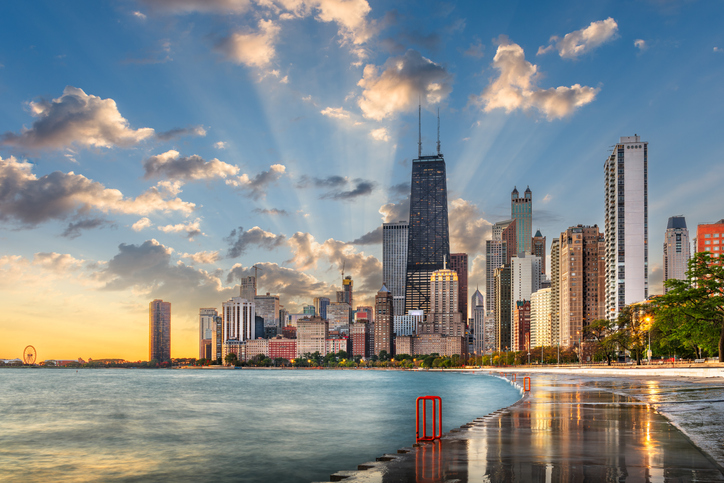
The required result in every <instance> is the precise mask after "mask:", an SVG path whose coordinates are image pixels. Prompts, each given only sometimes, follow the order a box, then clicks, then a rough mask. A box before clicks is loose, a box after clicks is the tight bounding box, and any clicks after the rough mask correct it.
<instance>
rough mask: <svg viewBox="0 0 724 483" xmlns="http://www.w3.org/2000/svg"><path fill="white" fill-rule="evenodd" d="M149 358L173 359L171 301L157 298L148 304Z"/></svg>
mask: <svg viewBox="0 0 724 483" xmlns="http://www.w3.org/2000/svg"><path fill="white" fill-rule="evenodd" d="M148 332H149V340H148V360H149V361H152V360H154V359H155V360H157V361H159V362H160V361H170V360H171V302H164V301H163V300H160V299H156V300H154V301H152V302H151V303H149V304H148Z"/></svg>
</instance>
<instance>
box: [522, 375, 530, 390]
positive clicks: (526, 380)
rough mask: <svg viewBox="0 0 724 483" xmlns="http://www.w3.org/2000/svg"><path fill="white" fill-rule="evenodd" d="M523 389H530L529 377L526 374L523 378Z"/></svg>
mask: <svg viewBox="0 0 724 483" xmlns="http://www.w3.org/2000/svg"><path fill="white" fill-rule="evenodd" d="M523 390H524V391H530V377H528V376H525V377H524V378H523Z"/></svg>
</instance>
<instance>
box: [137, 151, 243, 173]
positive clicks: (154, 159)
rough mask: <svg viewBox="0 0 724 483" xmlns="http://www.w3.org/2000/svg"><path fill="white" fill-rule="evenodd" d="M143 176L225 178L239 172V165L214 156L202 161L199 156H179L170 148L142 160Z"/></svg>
mask: <svg viewBox="0 0 724 483" xmlns="http://www.w3.org/2000/svg"><path fill="white" fill-rule="evenodd" d="M143 169H144V170H145V174H144V178H146V179H149V178H153V177H165V178H168V179H176V180H183V181H193V180H201V179H214V178H227V177H229V176H234V175H236V174H238V173H239V167H238V166H234V165H231V164H227V163H225V162H223V161H219V160H218V159H216V158H214V159H212V160H210V161H204V159H203V158H202V157H201V156H198V155H196V154H194V155H192V156H181V155H180V154H179V152H178V151H176V150H174V149H171V150H170V151H166V152H165V153H162V154H158V155H156V156H151V157H150V158H148V159H146V160H145V161H144V162H143Z"/></svg>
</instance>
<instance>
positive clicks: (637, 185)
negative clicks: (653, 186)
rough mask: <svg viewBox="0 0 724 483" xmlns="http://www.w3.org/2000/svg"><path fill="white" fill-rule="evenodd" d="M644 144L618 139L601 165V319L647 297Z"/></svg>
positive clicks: (632, 138) (633, 138) (634, 138)
mask: <svg viewBox="0 0 724 483" xmlns="http://www.w3.org/2000/svg"><path fill="white" fill-rule="evenodd" d="M648 150H649V147H648V143H647V142H644V141H641V137H640V136H638V135H634V136H622V137H621V139H620V140H619V142H618V144H616V146H615V147H614V148H613V151H612V152H611V154H610V155H609V156H608V158H606V162H605V163H604V171H605V183H606V184H605V205H606V212H605V223H606V230H605V231H606V292H605V297H606V318H607V319H609V320H614V319H616V318H617V317H618V314H619V311H620V310H621V309H622V308H623V307H624V306H626V305H629V304H632V303H634V302H640V301H642V300H646V299H647V298H648V296H649V251H648V243H649V232H648V219H649V208H648Z"/></svg>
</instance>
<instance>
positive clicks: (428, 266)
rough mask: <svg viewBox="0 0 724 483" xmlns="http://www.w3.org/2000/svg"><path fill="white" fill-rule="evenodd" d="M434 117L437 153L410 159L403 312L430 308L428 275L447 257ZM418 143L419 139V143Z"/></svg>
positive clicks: (442, 180) (444, 181)
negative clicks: (410, 174) (408, 217)
mask: <svg viewBox="0 0 724 483" xmlns="http://www.w3.org/2000/svg"><path fill="white" fill-rule="evenodd" d="M439 119H440V118H439V117H438V142H437V155H435V156H422V155H421V147H420V149H418V159H415V160H413V161H412V183H411V192H410V219H409V234H408V244H407V276H406V280H405V312H408V311H410V310H424V311H425V314H427V313H429V311H430V276H431V275H432V272H434V271H435V270H441V269H442V268H443V262H444V261H445V260H447V261H448V262H449V261H450V233H449V230H448V219H447V177H446V174H445V158H443V155H442V154H441V153H440V121H439ZM420 146H422V143H420Z"/></svg>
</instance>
